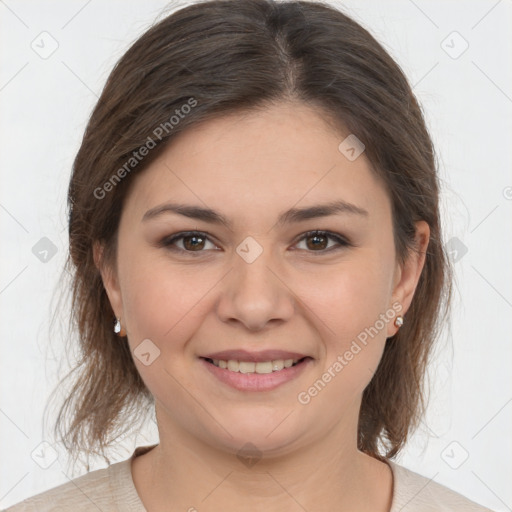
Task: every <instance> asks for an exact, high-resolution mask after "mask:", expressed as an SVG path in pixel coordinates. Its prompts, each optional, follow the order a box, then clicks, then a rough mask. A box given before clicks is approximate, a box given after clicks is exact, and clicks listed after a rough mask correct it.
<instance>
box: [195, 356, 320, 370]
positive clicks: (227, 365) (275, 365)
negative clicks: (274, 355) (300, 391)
mask: <svg viewBox="0 0 512 512" xmlns="http://www.w3.org/2000/svg"><path fill="white" fill-rule="evenodd" d="M201 359H204V360H205V361H207V362H208V363H210V364H212V365H214V366H216V367H217V368H221V369H224V370H228V371H230V372H233V373H245V374H247V373H257V374H265V373H276V372H280V371H281V370H283V369H285V368H291V367H292V366H297V365H298V364H301V363H303V362H304V361H306V360H307V359H312V358H311V357H309V356H306V357H303V358H301V359H275V360H273V361H259V362H254V361H237V360H233V359H230V360H223V359H210V358H209V357H202V358H201Z"/></svg>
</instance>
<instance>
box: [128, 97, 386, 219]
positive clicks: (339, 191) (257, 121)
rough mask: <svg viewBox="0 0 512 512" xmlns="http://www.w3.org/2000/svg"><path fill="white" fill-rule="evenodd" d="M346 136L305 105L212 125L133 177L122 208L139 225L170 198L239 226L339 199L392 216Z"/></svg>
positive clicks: (191, 133)
mask: <svg viewBox="0 0 512 512" xmlns="http://www.w3.org/2000/svg"><path fill="white" fill-rule="evenodd" d="M348 135H349V134H348V133H343V132H342V131H341V130H339V129H335V127H334V126H333V125H332V124H330V123H328V122H327V121H326V120H325V118H324V117H322V115H321V113H319V112H318V111H316V110H314V109H312V108H310V107H308V106H305V105H302V104H282V105H276V106H274V107H272V108H268V109H266V110H262V111H257V112H250V113H244V114H231V115H228V116H223V117H220V118H216V119H212V120H208V121H206V122H203V123H201V124H199V125H194V126H192V127H190V128H189V129H187V130H185V131H184V132H182V133H180V134H179V135H178V136H177V137H176V138H175V139H174V140H173V141H172V143H171V144H170V145H169V146H168V148H166V150H165V151H164V152H163V153H162V154H161V155H160V157H159V158H158V159H157V160H155V161H154V162H153V163H152V164H151V165H150V166H149V167H148V168H147V169H145V170H144V171H142V172H141V173H140V174H139V175H137V176H134V177H133V178H132V179H134V183H132V187H131V190H130V194H129V196H128V198H127V200H126V202H125V208H126V207H128V208H127V209H128V211H129V212H130V216H132V215H133V216H137V217H138V221H140V219H141V217H142V216H143V215H144V213H145V212H146V210H147V209H149V208H152V207H155V206H157V205H159V204H163V203H165V202H166V201H174V202H181V203H189V204H194V205H202V206H205V205H207V206H208V207H210V208H214V209H215V210H217V211H220V212H222V213H224V214H225V216H226V217H228V218H233V219H234V220H235V221H236V220H239V221H243V220H244V219H246V221H249V219H254V218H255V215H256V216H258V217H264V216H267V217H268V219H269V221H270V220H271V217H270V216H273V217H275V216H276V215H277V213H278V212H281V211H282V210H283V209H285V208H286V207H288V208H291V207H292V206H295V205H297V206H298V207H301V206H308V205H311V204H317V203H319V202H328V201H335V200H340V199H342V200H344V201H347V202H351V203H354V204H356V205H358V206H360V207H361V208H364V209H366V210H368V211H369V212H370V213H371V214H372V216H376V215H377V216H378V215H383V214H384V215H386V214H389V211H390V203H389V199H388V197H387V194H386V192H385V190H384V187H383V186H382V184H381V183H380V181H379V180H378V179H377V178H376V177H375V175H374V173H373V171H372V170H371V167H370V164H369V161H368V160H367V159H366V157H365V155H364V152H363V153H362V154H361V155H360V156H359V157H358V158H356V159H355V160H349V159H348V158H347V156H345V154H344V153H343V152H342V151H340V149H339V146H340V143H342V141H343V140H344V139H345V138H346V137H347V136H348ZM372 212H373V213H372ZM269 215H270V216H269ZM134 220H135V218H134ZM274 220H275V219H274Z"/></svg>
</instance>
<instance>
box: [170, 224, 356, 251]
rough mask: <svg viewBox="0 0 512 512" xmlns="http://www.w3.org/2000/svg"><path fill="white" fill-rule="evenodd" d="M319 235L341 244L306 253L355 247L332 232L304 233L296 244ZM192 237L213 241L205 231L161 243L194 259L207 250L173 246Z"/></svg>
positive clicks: (314, 231) (185, 234)
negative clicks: (192, 249)
mask: <svg viewBox="0 0 512 512" xmlns="http://www.w3.org/2000/svg"><path fill="white" fill-rule="evenodd" d="M317 235H320V236H325V237H326V238H330V239H332V240H335V241H336V242H337V243H338V244H339V245H338V247H335V248H334V249H333V248H332V247H331V248H329V249H322V250H320V251H306V252H309V253H313V254H314V253H319V256H321V255H324V254H326V253H331V252H333V251H337V250H339V249H343V248H344V247H353V244H351V243H350V242H348V241H347V240H346V239H345V238H344V237H342V236H340V235H338V234H336V233H332V232H330V231H320V230H313V231H307V232H306V233H304V234H303V235H302V236H301V238H299V239H298V240H297V242H296V244H297V243H299V242H301V241H302V240H304V239H305V238H308V237H311V236H317ZM191 236H198V237H200V238H205V239H207V240H208V241H210V242H211V240H210V239H209V235H208V233H205V232H203V231H182V232H180V233H175V234H174V235H171V236H170V237H169V236H168V237H166V238H164V239H163V240H162V241H161V242H160V246H162V247H166V248H167V249H169V250H171V251H175V252H180V253H185V254H187V255H189V254H190V255H191V256H193V257H197V256H200V255H201V254H202V253H204V252H205V250H201V251H187V250H185V249H181V248H179V247H176V246H175V245H173V244H174V243H175V242H177V241H178V240H182V239H183V238H187V237H191ZM212 243H213V242H212Z"/></svg>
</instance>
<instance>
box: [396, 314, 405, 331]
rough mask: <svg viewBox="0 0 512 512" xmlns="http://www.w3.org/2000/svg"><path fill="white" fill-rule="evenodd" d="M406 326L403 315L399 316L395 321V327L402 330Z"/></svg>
mask: <svg viewBox="0 0 512 512" xmlns="http://www.w3.org/2000/svg"><path fill="white" fill-rule="evenodd" d="M402 325H404V317H403V316H402V315H398V316H397V317H396V319H395V326H396V327H398V328H399V329H400V327H402Z"/></svg>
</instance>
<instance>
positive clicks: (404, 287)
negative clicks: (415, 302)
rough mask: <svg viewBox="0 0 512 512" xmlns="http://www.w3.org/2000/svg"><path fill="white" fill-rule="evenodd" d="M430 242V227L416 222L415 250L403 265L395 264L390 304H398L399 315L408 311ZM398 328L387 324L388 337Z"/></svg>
mask: <svg viewBox="0 0 512 512" xmlns="http://www.w3.org/2000/svg"><path fill="white" fill-rule="evenodd" d="M429 240H430V227H429V225H428V224H427V223H426V222H425V221H424V220H421V221H418V222H416V237H415V244H416V245H415V248H413V249H411V250H410V251H409V254H408V256H407V260H406V261H405V263H404V264H403V265H400V264H399V263H397V266H396V269H395V275H394V278H393V283H394V284H393V294H392V297H393V299H392V304H393V303H395V302H399V303H400V305H401V306H402V309H401V310H400V311H399V314H400V315H402V316H404V315H405V313H406V312H407V310H408V309H409V307H410V305H411V302H412V299H413V297H414V292H415V290H416V286H417V285H418V281H419V279H420V275H421V271H422V270H423V266H424V265H425V257H426V251H427V247H428V243H429ZM397 331H398V327H396V326H395V324H394V322H390V323H388V337H391V336H394V335H395V334H396V332H397Z"/></svg>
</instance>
